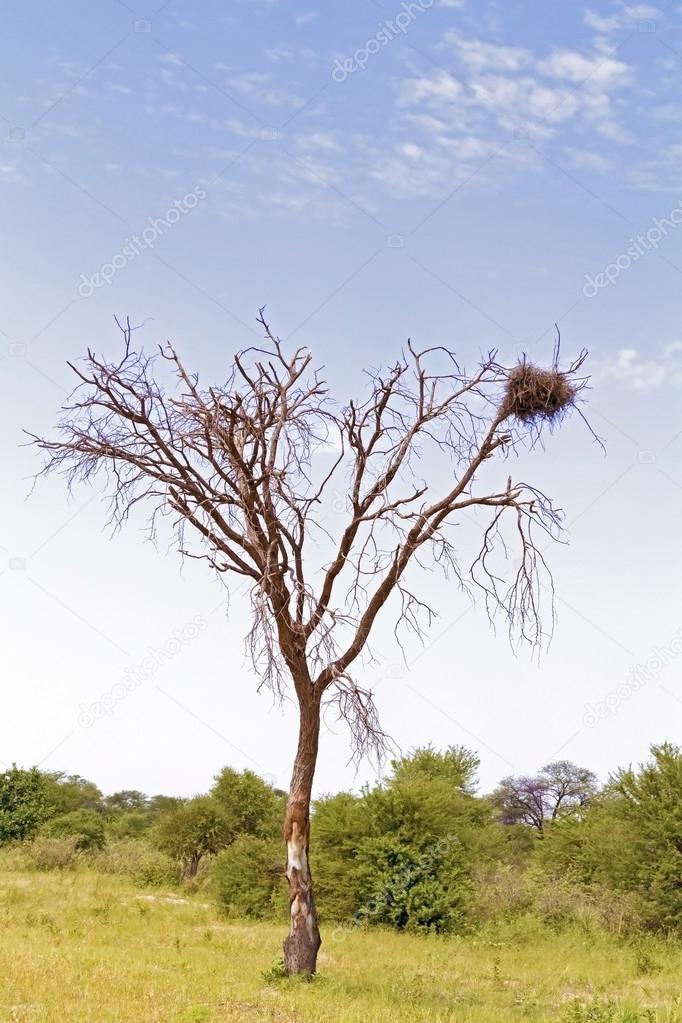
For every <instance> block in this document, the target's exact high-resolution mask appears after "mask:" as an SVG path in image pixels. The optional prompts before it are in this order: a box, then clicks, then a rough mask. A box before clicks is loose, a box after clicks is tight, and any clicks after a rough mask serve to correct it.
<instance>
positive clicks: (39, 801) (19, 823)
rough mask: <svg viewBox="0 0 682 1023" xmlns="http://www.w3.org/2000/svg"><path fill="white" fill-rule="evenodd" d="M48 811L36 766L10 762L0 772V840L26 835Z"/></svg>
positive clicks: (45, 789)
mask: <svg viewBox="0 0 682 1023" xmlns="http://www.w3.org/2000/svg"><path fill="white" fill-rule="evenodd" d="M50 813H51V807H50V800H49V789H48V784H47V782H46V780H45V776H44V775H43V774H41V773H40V771H39V770H38V768H37V767H32V768H31V769H30V770H28V771H26V770H23V769H22V768H20V767H17V765H16V764H13V765H12V767H10V768H9V770H7V771H5V772H4V773H2V774H0V842H12V841H15V840H22V839H24V838H29V837H30V836H31V835H33V834H34V833H35V832H36V831H37V830H38V828H39V827H40V825H41V824H42V823H43V821H46V820H47V819H48V817H49V816H50Z"/></svg>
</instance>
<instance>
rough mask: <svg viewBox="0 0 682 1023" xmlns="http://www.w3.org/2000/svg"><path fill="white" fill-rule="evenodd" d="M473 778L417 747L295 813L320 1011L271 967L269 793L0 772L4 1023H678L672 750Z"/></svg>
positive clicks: (276, 912) (277, 897) (679, 815)
mask: <svg viewBox="0 0 682 1023" xmlns="http://www.w3.org/2000/svg"><path fill="white" fill-rule="evenodd" d="M477 767H478V760H477V757H476V756H475V754H473V753H472V752H470V751H468V750H466V749H463V748H460V747H452V748H450V749H447V750H445V751H437V750H435V749H432V748H425V749H418V750H416V751H414V752H412V753H411V754H410V755H408V756H404V757H402V758H400V759H397V760H395V761H393V764H392V769H391V771H390V773H389V774H388V776H387V777H386V779H385V780H384V781H383V782H382V783H381V784H377V785H375V786H374V787H371V788H369V787H368V788H366V789H364V790H363V791H362V792H361V793H359V794H352V793H348V792H341V793H336V794H333V795H328V796H325V797H323V798H321V799H318V800H317V801H316V803H315V804H314V812H313V815H312V836H313V841H312V850H313V851H312V856H313V863H314V866H315V872H316V877H317V879H318V880H317V891H316V897H317V901H318V905H319V910H320V915H321V918H322V920H323V921H324V922H325V925H326V932H327V941H326V942H325V947H324V955H323V958H322V966H323V977H322V983H323V984H324V985H326V986H327V987H326V992H327V993H326V995H325V999H324V1005H323V1006H322V1005H321V1004H318V1003H316V1001H315V998H314V996H313V995H312V994H310V992H308V991H306V990H305V988H304V987H302V986H301V985H298V986H297V985H296V984H295V982H294V981H290V980H284V979H283V978H284V972H285V971H284V967H283V964H282V963H281V961H278V960H277V959H276V958H275V959H274V960H273V956H274V954H275V952H276V947H277V942H276V939H275V935H276V933H277V927H278V926H281V921H282V920H284V919H285V918H286V913H287V885H286V878H285V876H284V870H283V867H282V856H281V842H282V840H281V827H282V819H283V815H284V811H285V806H286V794H285V793H284V792H280V791H278V790H276V789H273V788H272V787H271V786H270V785H268V784H267V783H266V782H265V781H263V780H262V779H261V778H259V777H258V776H257V775H255V774H253V773H252V772H250V771H244V772H238V771H235V770H233V769H231V768H229V767H228V768H224V769H223V770H222V771H221V772H220V773H219V774H218V775H217V777H216V778H215V780H214V783H213V785H212V787H211V789H210V790H209V791H208V792H207V793H205V794H201V795H198V796H195V797H193V798H191V799H177V798H174V797H170V796H161V795H157V796H153V797H148V796H146V795H144V794H143V793H142V792H138V791H124V792H118V793H115V794H113V795H109V796H105V795H103V794H102V793H101V792H100V790H99V789H98V788H97V786H96V785H95V784H93V783H92V782H90V781H87V780H85V779H84V778H81V777H79V776H72V775H69V776H66V775H64V774H60V773H55V772H41V771H39V770H37V769H36V768H33V769H30V770H24V769H21V768H18V767H12V768H11V769H9V770H7V771H5V772H4V774H0V871H1V875H0V876H1V878H2V881H1V882H0V884H1V898H2V902H1V906H2V913H3V937H2V939H1V940H2V944H3V946H4V947H5V952H4V953H3V954H4V955H5V956H7V957H8V961H7V966H6V969H5V973H4V975H5V976H6V977H9V978H10V981H9V985H8V986H7V988H6V997H8V998H9V1002H8V1003H7V1004H6V1005H5V1006H4V1007H3V1010H2V1011H3V1012H4V1015H0V1019H3V1020H4V1019H7V1020H18V1019H27V1020H28V1019H31V1020H32V1019H54V1018H58V1017H59V1018H69V1019H74V1020H78V1019H83V1020H85V1019H91V1018H94V1015H93V1013H95V1011H96V1014H97V1018H98V1019H112V1020H123V1019H132V1018H145V1019H176V1018H177V1019H187V1020H203V1019H206V1020H209V1019H214V1018H215V1019H232V1018H234V1019H252V1018H253V1019H258V1018H277V1019H280V1018H281V1019H308V1018H310V1019H313V1018H315V1019H349V1020H350V1019H360V1018H361V1017H363V1018H368V1017H367V1012H368V1011H369V1010H370V1009H371V1011H372V1013H374V1014H373V1015H371V1017H370V1018H372V1019H377V1020H378V1019H384V1018H385V1019H389V1018H390V1019H421V1018H426V1016H424V1015H421V1016H420V1015H418V1014H415V1012H416V1009H415V1006H416V1005H417V1004H418V1005H419V1006H420V1007H421V1008H420V1010H419V1011H421V1012H426V1009H427V1008H428V1013H427V1015H428V1018H433V1019H467V1020H487V1019H494V1018H500V1017H499V1016H496V1015H495V1013H496V1012H502V1009H503V1008H504V1009H505V1013H506V1014H508V1015H512V1016H513V1015H514V1014H518V1015H519V1017H520V1018H521V1017H523V1018H531V1019H554V1018H557V1019H566V1020H575V1021H580V1020H593V1019H594V1020H613V1021H616V1020H639V1019H641V1020H648V1019H651V1020H658V1019H667V1020H677V1019H682V1015H681V1011H680V1006H679V1000H678V1002H677V1003H676V1002H675V999H676V998H678V996H679V995H680V993H681V992H682V981H681V980H680V978H682V969H681V967H682V946H681V945H680V941H679V939H680V936H681V935H682V752H681V751H680V750H679V749H678V748H676V747H674V746H673V745H671V744H669V743H664V744H662V745H659V746H654V747H652V750H651V756H650V759H649V761H648V762H647V763H646V764H643V765H641V766H639V767H628V768H625V769H619V770H616V771H615V772H614V773H613V775H612V776H611V777H610V778H609V779H608V781H607V782H606V784H605V785H601V786H600V785H599V784H598V783H597V780H596V778H595V776H594V775H593V774H592V773H591V772H590V771H589V770H586V769H585V768H581V767H578V766H576V765H574V764H572V763H570V762H568V761H560V762H557V763H553V764H548V765H545V766H544V767H542V768H541V770H539V771H538V773H537V774H536V775H535V776H532V777H509V778H505V779H503V780H502V781H501V782H500V784H499V785H498V787H497V788H496V789H495V791H494V792H493V793H492V794H490V795H489V796H481V795H479V794H478V792H477V785H476V770H477ZM400 932H403V933H402V934H401V933H400ZM228 945H229V947H230V949H231V952H230V956H229V957H227V958H225V959H223V958H222V957H221V954H220V950H223V951H224V949H225V947H226V946H228ZM102 957H105V958H102ZM341 964H343V969H342V966H341ZM51 971H57V972H59V974H60V977H61V978H62V980H61V982H60V983H61V986H62V989H63V990H62V991H61V994H58V993H57V991H56V990H55V989H54V985H52V984H51V983H50V982H49V979H48V978H49V976H50V972H51ZM69 976H71V980H70V981H69V980H68V979H67V978H68V977H69ZM76 978H79V979H78V981H77V983H78V984H79V985H80V986H81V987H83V985H84V986H85V988H84V989H85V990H86V991H87V992H88V995H87V998H86V1000H85V1001H84V1002H82V1003H81V1002H79V1004H78V1005H77V1006H76V1004H75V1002H76V1001H77V996H76V993H75V989H73V990H72V989H71V985H72V984H76ZM114 985H115V986H116V988H117V994H116V997H115V998H114V997H113V996H112V994H111V987H112V986H114ZM273 985H274V986H273ZM58 987H59V985H58ZM48 989H49V990H48ZM41 992H43V993H42V994H41ZM264 992H267V994H265V993H264ZM275 992H276V993H275ZM48 996H49V997H48ZM202 998H204V999H205V1000H204V1001H201V999H202ZM45 999H47V1001H46V1000H45ZM50 999H51V1000H52V1001H50ZM54 999H61V1002H60V1007H59V1011H57V1009H56V1002H54ZM336 999H340V1000H342V1001H343V1011H341V1008H340V1005H339V1004H337V1003H336V1001H335V1000H336ZM72 1001H73V1003H74V1004H73V1005H72ZM375 1001H376V1005H374V1002H375ZM10 1002H11V1003H12V1004H9V1003H10ZM133 1002H135V1003H136V1004H137V1006H138V1008H139V1006H140V1005H146V1006H147V1008H146V1009H145V1011H144V1012H142V1014H141V1015H137V1016H133V1015H126V1013H129V1012H130V1011H132V1010H131V1009H130V1007H131V1005H132V1004H133ZM240 1002H243V1003H244V1006H245V1007H244V1008H243V1009H242V1010H239V1009H238V1008H235V1005H237V1006H238V1003H240ZM49 1005H52V1006H53V1007H52V1009H49V1010H48V1008H47V1007H48V1006H49ZM86 1005H87V1006H89V1008H87V1010H86V1009H85V1008H84V1006H86ZM17 1006H18V1007H19V1008H17ZM22 1006H23V1007H24V1008H22ZM26 1006H32V1008H31V1009H30V1011H29V1009H27V1008H26ZM226 1006H227V1009H229V1012H228V1011H227V1009H226ZM230 1006H231V1007H232V1008H230ZM275 1006H276V1007H277V1008H276V1010H275V1008H274V1007H275ZM335 1006H336V1008H335ZM240 1012H241V1015H240V1014H239V1013H240ZM269 1012H274V1013H275V1014H274V1015H268V1013H269ZM22 1013H24V1015H22ZM79 1013H80V1015H79ZM183 1013H184V1015H183ZM192 1013H193V1014H194V1015H192ZM221 1013H222V1014H221ZM230 1013H232V1015H230ZM324 1013H328V1015H326V1016H325V1015H324ZM335 1013H336V1014H335ZM344 1013H345V1015H344ZM382 1013H383V1015H382ZM410 1013H412V1015H410ZM628 1013H630V1014H629V1015H628ZM647 1013H648V1014H647ZM665 1013H667V1015H666V1014H665Z"/></svg>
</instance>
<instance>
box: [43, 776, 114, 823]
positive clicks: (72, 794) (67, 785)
mask: <svg viewBox="0 0 682 1023" xmlns="http://www.w3.org/2000/svg"><path fill="white" fill-rule="evenodd" d="M43 777H44V778H45V784H46V786H47V794H48V801H49V803H50V807H51V813H52V814H54V815H59V814H65V813H72V812H73V811H75V810H92V811H93V812H95V813H102V812H103V811H104V803H103V801H102V793H101V792H100V790H99V788H98V787H97V785H95V783H94V782H91V781H88V780H87V778H82V777H81V775H79V774H65V773H64V772H63V771H50V772H48V773H47V774H45V775H44V776H43Z"/></svg>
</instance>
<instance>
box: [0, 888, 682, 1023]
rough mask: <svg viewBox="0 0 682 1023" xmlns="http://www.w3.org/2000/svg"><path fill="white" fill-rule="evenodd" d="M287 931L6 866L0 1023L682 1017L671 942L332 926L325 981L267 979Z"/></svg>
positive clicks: (538, 932)
mask: <svg viewBox="0 0 682 1023" xmlns="http://www.w3.org/2000/svg"><path fill="white" fill-rule="evenodd" d="M282 930H283V928H282V925H276V924H249V923H237V922H230V921H226V920H225V919H223V918H221V917H220V915H219V914H218V913H217V911H216V909H215V908H214V907H213V905H212V904H210V903H209V902H208V901H204V898H202V897H201V896H195V897H191V898H181V897H180V896H178V895H177V894H173V893H170V892H169V893H167V894H164V893H163V892H158V891H157V892H153V893H152V892H146V891H141V890H140V889H139V888H138V889H136V888H134V887H132V886H131V885H130V883H128V882H126V881H124V880H122V879H120V878H117V877H111V876H103V875H102V876H100V875H97V874H95V873H92V872H89V871H85V870H79V871H75V872H69V871H64V872H63V873H60V872H53V873H38V872H31V873H24V872H15V871H6V872H0V1021H1V1023H43V1021H44V1023H48V1021H49V1023H61V1021H68V1023H114V1021H115V1023H123V1021H126V1023H133V1021H134V1023H155V1021H159V1023H161V1021H163V1023H210V1021H222V1020H243V1021H250V1020H274V1021H279V1023H288V1021H311V1023H312V1021H322V1023H324V1021H332V1020H334V1021H344V1023H345V1021H347V1023H351V1021H353V1023H355V1021H357V1023H374V1021H376V1023H384V1021H385V1023H389V1021H390V1023H395V1021H408V1020H409V1021H417V1020H419V1021H421V1020H429V1021H433V1023H437V1021H440V1020H457V1021H462V1023H465V1021H466V1023H489V1021H493V1020H494V1021H509V1020H511V1021H513V1020H530V1021H540V1020H562V1021H565V1023H583V1021H584V1023H587V1021H608V1023H636V1021H642V1023H644V1021H661V1023H662V1021H666V1023H682V996H681V991H682V949H681V948H680V946H679V945H676V944H673V943H670V942H664V941H662V940H655V939H648V940H646V941H642V942H639V943H632V942H631V941H624V940H619V939H617V938H615V937H613V936H610V935H606V934H602V933H597V934H590V933H585V932H581V931H579V930H569V931H564V932H559V933H557V932H555V931H553V930H551V929H549V928H546V927H543V926H542V925H540V924H539V923H535V922H533V921H532V920H528V921H523V922H521V923H517V924H515V925H509V926H508V927H498V928H496V929H495V930H488V931H487V932H486V933H485V935H478V936H475V937H468V938H466V939H465V938H450V939H447V940H446V939H439V938H429V937H417V936H412V935H405V934H396V933H393V932H388V931H377V930H374V931H369V932H363V933H351V934H349V935H348V937H347V938H346V939H345V940H344V941H341V942H338V941H336V942H334V941H332V940H331V937H329V933H330V929H327V935H328V937H329V940H328V941H327V942H326V943H325V944H323V947H322V952H321V954H320V962H319V969H320V974H319V976H318V977H317V978H316V979H315V981H313V982H312V983H305V982H301V981H289V980H285V981H281V980H280V981H277V980H273V979H271V980H266V979H265V977H264V975H267V973H268V971H269V970H270V969H271V967H272V965H273V962H274V960H275V959H276V957H277V955H278V953H279V949H280V946H281V939H282ZM274 972H275V973H276V971H274Z"/></svg>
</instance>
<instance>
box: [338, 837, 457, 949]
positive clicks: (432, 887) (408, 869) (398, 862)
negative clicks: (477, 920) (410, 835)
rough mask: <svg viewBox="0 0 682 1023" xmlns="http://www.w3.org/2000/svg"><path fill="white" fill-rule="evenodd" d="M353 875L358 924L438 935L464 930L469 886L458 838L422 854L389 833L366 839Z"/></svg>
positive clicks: (425, 848)
mask: <svg viewBox="0 0 682 1023" xmlns="http://www.w3.org/2000/svg"><path fill="white" fill-rule="evenodd" d="M354 876H355V879H356V883H357V891H358V897H359V900H360V909H359V910H358V911H357V913H356V918H357V919H358V921H359V922H366V923H368V924H385V925H389V926H391V927H395V928H397V929H398V930H408V931H434V932H436V933H456V932H461V931H462V930H463V929H464V926H465V914H466V909H467V904H468V901H469V896H470V883H469V877H468V871H467V869H466V867H465V866H464V853H463V850H462V848H461V846H460V845H459V843H458V842H457V840H456V839H448V838H443V839H440V840H438V841H435V842H433V844H431V845H426V846H425V847H424V848H423V849H421V850H420V849H419V848H418V847H417V846H416V845H414V844H408V843H406V842H404V841H402V842H401V841H400V840H399V839H397V838H396V837H394V836H390V835H388V836H385V837H382V838H370V839H366V840H365V841H364V842H363V843H362V844H361V846H360V849H359V850H358V862H357V866H356V867H355V869H354Z"/></svg>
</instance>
